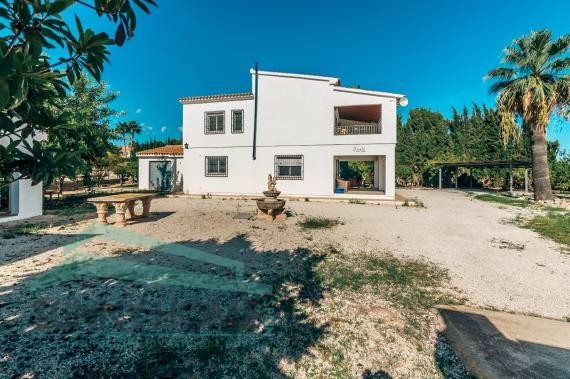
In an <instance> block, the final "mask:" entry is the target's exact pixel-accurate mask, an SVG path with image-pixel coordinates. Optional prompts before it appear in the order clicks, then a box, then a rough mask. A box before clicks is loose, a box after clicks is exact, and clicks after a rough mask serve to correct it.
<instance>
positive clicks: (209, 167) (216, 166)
mask: <svg viewBox="0 0 570 379" xmlns="http://www.w3.org/2000/svg"><path fill="white" fill-rule="evenodd" d="M206 176H228V157H206Z"/></svg>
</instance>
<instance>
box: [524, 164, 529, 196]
mask: <svg viewBox="0 0 570 379" xmlns="http://www.w3.org/2000/svg"><path fill="white" fill-rule="evenodd" d="M524 193H525V195H526V194H527V193H528V168H525V169H524Z"/></svg>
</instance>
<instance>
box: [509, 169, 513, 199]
mask: <svg viewBox="0 0 570 379" xmlns="http://www.w3.org/2000/svg"><path fill="white" fill-rule="evenodd" d="M509 191H510V192H511V193H513V165H512V163H511V164H509Z"/></svg>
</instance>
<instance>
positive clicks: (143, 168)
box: [138, 155, 185, 190]
mask: <svg viewBox="0 0 570 379" xmlns="http://www.w3.org/2000/svg"><path fill="white" fill-rule="evenodd" d="M174 159H175V158H174V157H172V156H164V155H160V156H139V157H138V160H139V181H138V184H139V189H140V190H150V189H152V188H151V186H150V165H149V163H150V162H151V161H152V162H173V161H174ZM183 162H184V159H183V158H182V157H176V168H177V170H176V171H177V172H178V181H177V184H181V183H182V181H183V180H185V179H184V163H183Z"/></svg>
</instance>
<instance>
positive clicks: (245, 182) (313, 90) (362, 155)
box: [180, 70, 407, 200]
mask: <svg viewBox="0 0 570 379" xmlns="http://www.w3.org/2000/svg"><path fill="white" fill-rule="evenodd" d="M250 73H251V77H252V91H251V92H248V93H238V94H225V95H212V96H195V97H185V98H181V99H180V103H182V105H183V142H184V145H185V148H184V165H183V167H182V173H183V177H184V184H183V189H184V192H185V193H187V194H191V195H204V194H211V195H224V196H225V195H227V196H231V195H242V196H259V194H260V192H261V191H262V190H264V189H265V186H266V182H267V176H268V174H271V175H274V176H276V177H277V180H278V189H279V190H280V191H282V193H283V195H286V196H297V197H318V198H359V199H377V200H393V199H394V196H395V179H394V177H395V172H394V170H395V146H396V108H397V106H398V105H405V104H406V101H407V100H406V99H405V97H404V95H399V94H393V93H386V92H378V91H368V90H362V89H356V88H348V87H342V86H341V85H340V80H339V79H338V78H332V77H324V76H313V75H300V74H289V73H280V72H269V71H255V70H251V71H250ZM350 162H361V164H363V165H364V166H365V167H366V166H367V167H369V170H368V172H367V174H366V175H360V176H359V177H349V176H350V170H349V165H350Z"/></svg>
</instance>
